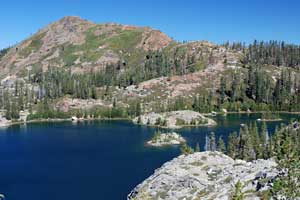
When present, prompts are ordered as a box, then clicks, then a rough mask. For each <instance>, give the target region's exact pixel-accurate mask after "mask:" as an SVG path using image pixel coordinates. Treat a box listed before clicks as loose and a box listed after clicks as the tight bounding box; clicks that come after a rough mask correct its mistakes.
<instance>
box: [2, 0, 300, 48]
mask: <svg viewBox="0 0 300 200" xmlns="http://www.w3.org/2000/svg"><path fill="white" fill-rule="evenodd" d="M0 5H1V6H0V27H1V28H0V48H4V47H6V46H9V45H13V44H15V43H17V42H20V41H22V40H23V39H25V38H27V37H28V36H30V35H31V34H32V33H35V32H36V31H37V30H38V29H39V28H42V27H44V26H46V25H47V24H49V23H50V22H53V21H56V20H58V19H60V18H62V17H63V16H67V15H76V16H80V17H82V18H85V19H88V20H91V21H94V22H97V23H104V22H116V23H122V24H132V25H139V26H151V27H153V28H155V29H159V30H161V31H163V32H165V33H167V34H168V35H169V36H171V37H172V38H174V39H176V40H179V41H182V40H209V41H212V42H216V43H222V42H225V41H243V42H247V43H248V42H252V41H253V40H254V39H258V40H273V39H274V40H284V41H286V42H292V43H296V44H299V43H300V10H299V9H300V1H299V0H169V1H167V0H147V1H144V0H123V1H121V0H110V1H108V0H106V1H104V0H103V1H101V0H98V1H97V0H51V1H50V0H43V1H42V0H27V1H26V0H22V1H21V0H19V1H17V0H5V1H2V2H1V4H0Z"/></svg>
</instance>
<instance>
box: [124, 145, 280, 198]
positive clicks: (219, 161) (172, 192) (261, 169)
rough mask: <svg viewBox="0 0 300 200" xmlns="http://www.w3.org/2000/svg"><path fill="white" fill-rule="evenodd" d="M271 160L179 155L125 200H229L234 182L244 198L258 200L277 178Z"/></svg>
mask: <svg viewBox="0 0 300 200" xmlns="http://www.w3.org/2000/svg"><path fill="white" fill-rule="evenodd" d="M276 166H277V164H276V162H275V161H273V160H255V161H252V162H246V161H242V160H233V159H232V158H230V157H228V156H226V155H224V154H222V153H220V152H211V151H206V152H197V153H194V154H190V155H187V156H184V155H181V156H179V157H177V158H174V159H173V160H172V161H170V162H167V163H165V164H164V165H163V166H162V167H161V168H159V169H157V170H155V173H154V174H153V175H152V176H150V177H149V178H147V179H146V180H145V181H144V182H142V183H141V184H139V185H138V186H136V188H134V189H133V190H132V192H131V193H130V194H129V195H128V198H127V199H128V200H133V199H134V200H145V199H164V200H174V199H215V200H221V199H222V200H229V199H232V195H233V193H234V190H235V184H236V183H237V182H239V183H241V184H242V186H243V187H242V191H243V193H244V194H245V199H249V200H250V199H260V196H261V195H262V193H263V191H265V190H267V189H269V188H270V187H271V185H272V180H274V177H276V176H277V175H278V173H279V172H278V170H277V169H276Z"/></svg>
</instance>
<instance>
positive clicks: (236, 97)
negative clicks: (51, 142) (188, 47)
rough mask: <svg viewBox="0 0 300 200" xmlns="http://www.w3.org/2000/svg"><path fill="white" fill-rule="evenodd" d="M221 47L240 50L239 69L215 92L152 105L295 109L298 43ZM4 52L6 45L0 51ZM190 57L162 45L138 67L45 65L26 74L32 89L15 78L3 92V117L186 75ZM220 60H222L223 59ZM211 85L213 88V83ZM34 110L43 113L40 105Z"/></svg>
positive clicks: (299, 83) (298, 101) (299, 93)
mask: <svg viewBox="0 0 300 200" xmlns="http://www.w3.org/2000/svg"><path fill="white" fill-rule="evenodd" d="M223 46H224V47H226V49H231V50H234V51H239V52H242V57H241V60H240V62H241V68H240V69H235V70H231V71H230V73H227V74H224V75H222V76H221V79H220V84H219V85H217V87H215V88H216V89H217V90H216V91H213V90H211V91H199V92H198V94H197V95H195V96H194V97H193V100H192V101H190V100H187V99H185V98H182V97H179V98H176V99H174V100H173V101H172V100H170V101H168V102H167V105H162V106H161V107H158V108H156V109H155V110H156V111H171V110H179V109H186V108H189V109H193V110H195V111H198V112H204V113H205V112H211V111H221V110H222V109H223V108H225V109H227V110H229V111H248V110H251V111H290V112H295V111H300V75H299V74H300V65H299V63H300V46H299V45H291V44H285V43H284V42H278V41H270V42H257V41H254V43H253V44H250V45H249V46H245V45H244V44H242V43H233V44H229V43H226V44H224V45H223ZM7 51H8V49H4V50H2V51H1V53H0V55H1V56H3V55H5V53H7ZM195 62H196V61H195V57H194V56H193V55H187V56H185V57H182V54H180V53H179V50H178V51H177V50H176V51H174V52H173V54H170V52H167V51H165V50H162V51H148V52H147V56H146V57H145V63H144V64H142V65H139V66H126V63H121V62H118V63H117V64H115V65H108V66H107V67H106V68H105V70H102V71H97V72H94V71H90V72H87V73H83V74H74V73H71V70H70V69H69V70H66V69H64V68H55V67H49V69H48V70H47V71H46V72H43V71H42V69H41V68H37V70H35V71H31V72H30V73H28V77H27V81H28V82H29V83H30V84H31V85H35V86H36V87H38V90H37V91H35V92H34V90H33V88H28V86H25V85H26V84H24V83H22V82H20V83H18V82H17V83H16V86H15V88H14V92H13V93H10V92H7V91H3V93H2V96H3V98H1V101H0V106H1V108H4V109H6V110H7V117H8V118H13V119H14V118H18V116H19V115H18V113H19V111H20V110H23V109H29V108H30V109H31V107H32V105H34V104H37V103H38V102H40V101H42V100H43V101H44V102H47V103H48V102H49V100H50V101H53V100H55V99H57V98H60V97H63V96H65V95H70V96H71V97H73V98H80V99H88V98H93V99H97V98H101V99H108V100H109V99H110V101H113V100H114V98H113V97H112V95H111V93H110V88H111V87H112V86H118V87H119V88H126V87H128V86H130V85H138V84H139V83H141V82H143V81H147V80H150V79H153V78H158V77H161V76H166V77H170V76H173V75H184V74H188V73H191V72H194V71H197V70H199V69H198V68H197V67H195V65H193V64H194V63H195ZM212 62H213V58H211V57H210V56H209V57H208V58H207V59H206V64H207V65H209V64H211V63H212ZM223 62H224V63H225V64H226V62H227V60H226V58H224V61H223ZM186 66H190V67H186ZM269 66H273V67H274V66H275V67H276V70H279V71H280V74H279V75H277V76H276V77H274V75H273V74H272V73H268V71H270V70H272V68H270V67H269ZM212 84H213V85H212V87H214V86H215V85H214V83H212ZM100 87H101V88H105V92H102V93H101V94H99V92H97V88H100ZM120 101H122V99H120ZM139 101H140V100H139V99H137V100H136V102H134V103H133V104H134V106H132V107H133V108H132V109H133V111H122V112H123V113H124V112H127V113H128V112H129V113H136V111H135V110H136V107H138V106H136V105H137V104H139ZM39 108H43V107H42V106H40V107H39ZM120 109H123V108H120ZM49 110H51V108H47V112H50V111H49ZM40 111H41V112H46V111H43V109H40ZM138 113H139V112H138Z"/></svg>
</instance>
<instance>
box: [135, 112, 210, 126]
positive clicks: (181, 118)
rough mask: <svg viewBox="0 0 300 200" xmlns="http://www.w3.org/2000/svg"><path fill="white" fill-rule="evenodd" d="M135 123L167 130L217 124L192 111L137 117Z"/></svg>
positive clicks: (149, 114) (148, 114)
mask: <svg viewBox="0 0 300 200" xmlns="http://www.w3.org/2000/svg"><path fill="white" fill-rule="evenodd" d="M133 122H134V123H138V124H143V125H149V126H160V127H165V128H182V127H185V126H214V125H216V122H215V121H214V120H212V119H210V118H207V117H205V116H203V115H202V114H200V113H198V112H195V111H191V110H181V111H172V112H165V113H147V114H144V115H141V116H139V117H136V118H135V119H134V120H133Z"/></svg>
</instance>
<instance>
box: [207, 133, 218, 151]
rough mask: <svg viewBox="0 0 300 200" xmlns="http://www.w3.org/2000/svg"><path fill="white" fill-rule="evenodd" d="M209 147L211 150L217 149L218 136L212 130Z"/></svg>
mask: <svg viewBox="0 0 300 200" xmlns="http://www.w3.org/2000/svg"><path fill="white" fill-rule="evenodd" d="M209 149H210V151H216V150H217V145H216V137H215V133H214V132H210V134H209Z"/></svg>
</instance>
